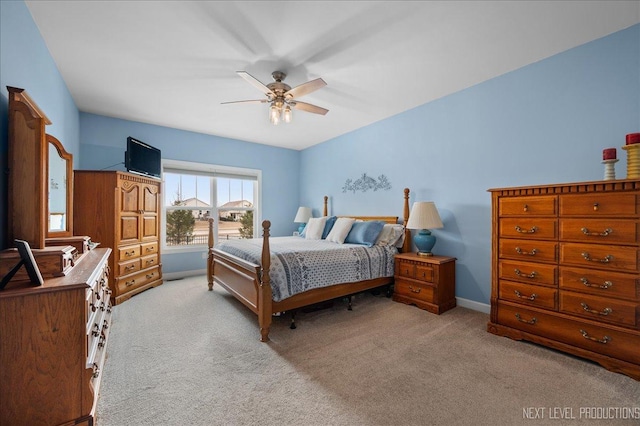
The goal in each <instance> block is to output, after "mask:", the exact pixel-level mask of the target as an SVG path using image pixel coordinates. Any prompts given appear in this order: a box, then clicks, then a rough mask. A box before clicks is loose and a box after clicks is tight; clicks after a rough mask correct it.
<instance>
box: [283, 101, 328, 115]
mask: <svg viewBox="0 0 640 426" xmlns="http://www.w3.org/2000/svg"><path fill="white" fill-rule="evenodd" d="M290 105H291V106H292V107H294V108H295V109H299V110H302V111H307V112H312V113H314V114H322V115H325V114H326V113H328V112H329V110H328V109H326V108H322V107H319V106H315V105H311V104H308V103H306V102H298V101H295V102H290Z"/></svg>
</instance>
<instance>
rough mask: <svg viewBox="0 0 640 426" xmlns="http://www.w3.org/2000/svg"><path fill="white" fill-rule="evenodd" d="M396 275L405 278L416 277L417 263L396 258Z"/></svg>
mask: <svg viewBox="0 0 640 426" xmlns="http://www.w3.org/2000/svg"><path fill="white" fill-rule="evenodd" d="M396 275H398V276H400V277H405V278H415V277H416V265H415V264H414V263H413V262H407V261H402V260H396Z"/></svg>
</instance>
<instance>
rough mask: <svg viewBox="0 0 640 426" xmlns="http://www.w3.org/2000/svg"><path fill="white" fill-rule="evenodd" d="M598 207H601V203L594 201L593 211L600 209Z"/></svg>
mask: <svg viewBox="0 0 640 426" xmlns="http://www.w3.org/2000/svg"><path fill="white" fill-rule="evenodd" d="M598 208H600V205H599V204H598V203H593V211H596V212H597V211H598Z"/></svg>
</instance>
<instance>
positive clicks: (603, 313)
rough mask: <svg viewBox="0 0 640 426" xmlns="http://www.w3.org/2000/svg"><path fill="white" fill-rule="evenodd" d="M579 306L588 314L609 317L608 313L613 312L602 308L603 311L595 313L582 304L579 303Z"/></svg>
mask: <svg viewBox="0 0 640 426" xmlns="http://www.w3.org/2000/svg"><path fill="white" fill-rule="evenodd" d="M580 306H582V309H584V310H585V311H586V312H589V313H590V314H596V315H604V316H607V315H609V314H610V313H612V312H613V309H611V308H604V310H603V311H596V310H595V309H591V308H589V305H587V304H586V303H584V302H580Z"/></svg>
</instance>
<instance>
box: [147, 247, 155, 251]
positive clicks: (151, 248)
mask: <svg viewBox="0 0 640 426" xmlns="http://www.w3.org/2000/svg"><path fill="white" fill-rule="evenodd" d="M155 249H156V248H155V247H147V251H148V252H149V251H155Z"/></svg>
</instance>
